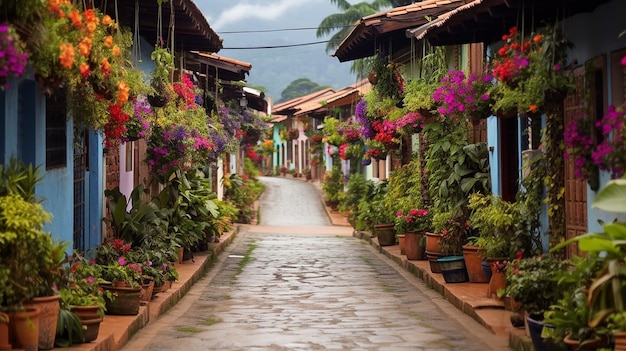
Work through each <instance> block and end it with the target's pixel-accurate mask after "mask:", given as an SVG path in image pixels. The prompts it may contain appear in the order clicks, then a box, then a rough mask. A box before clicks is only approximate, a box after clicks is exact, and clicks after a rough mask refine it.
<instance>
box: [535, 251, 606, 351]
mask: <svg viewBox="0 0 626 351" xmlns="http://www.w3.org/2000/svg"><path fill="white" fill-rule="evenodd" d="M602 265H603V262H602V260H601V258H599V257H597V255H589V256H587V257H578V256H575V257H573V258H572V259H571V262H570V264H569V266H568V268H567V269H563V270H556V271H555V272H556V276H555V277H554V278H555V279H556V280H557V282H558V289H559V290H560V291H561V296H560V297H559V299H558V300H557V301H556V303H554V304H553V305H552V306H550V308H549V309H548V310H546V311H545V312H544V319H543V322H544V329H543V333H542V335H543V336H545V337H549V338H551V339H552V340H554V341H556V342H557V343H562V342H564V341H565V340H567V342H568V343H570V344H575V346H573V349H575V348H576V347H577V346H585V345H586V344H597V343H603V342H606V341H607V340H608V335H609V330H608V329H607V328H606V327H601V326H599V327H595V328H592V327H590V322H591V321H592V312H591V308H590V306H589V304H588V302H587V301H588V296H589V295H588V291H589V286H590V285H591V283H592V282H593V280H594V279H595V277H596V275H597V272H598V271H600V270H601V269H602Z"/></svg>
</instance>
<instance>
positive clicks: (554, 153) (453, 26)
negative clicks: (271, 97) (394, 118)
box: [335, 0, 626, 255]
mask: <svg viewBox="0 0 626 351" xmlns="http://www.w3.org/2000/svg"><path fill="white" fill-rule="evenodd" d="M625 6H626V4H624V3H623V2H621V1H616V0H614V1H610V0H602V1H582V0H581V1H579V0H573V1H561V0H554V1H539V0H538V1H534V0H530V1H508V0H474V1H456V2H455V1H452V2H449V1H447V2H442V1H430V0H426V1H422V2H420V3H416V4H412V5H408V6H404V7H398V8H395V9H392V10H389V11H385V12H384V13H380V14H376V15H373V16H370V17H366V18H363V19H362V20H361V22H360V23H359V24H358V25H357V26H356V27H355V29H354V30H353V31H352V33H351V34H350V35H349V36H348V37H347V38H346V39H345V40H344V42H342V43H341V45H340V46H339V48H338V49H337V51H336V52H335V56H336V57H337V58H338V59H339V60H340V61H349V60H354V59H357V58H362V57H369V56H372V55H374V54H376V53H377V52H380V51H381V50H382V51H384V52H385V53H387V54H389V55H390V56H391V57H392V58H393V60H394V62H401V63H404V67H402V68H401V70H402V73H403V75H405V74H406V75H407V76H410V75H411V74H412V72H413V65H412V62H414V61H413V60H412V59H411V58H412V57H420V56H421V55H422V54H423V52H424V48H426V47H428V46H435V47H444V48H445V49H446V50H447V51H448V52H450V51H452V52H453V53H454V52H456V53H457V54H455V55H452V57H453V58H454V62H449V64H450V66H451V67H454V68H456V69H458V68H466V69H467V70H470V71H474V72H476V70H477V69H478V70H479V71H480V69H482V67H483V65H485V64H487V63H488V62H489V60H493V59H494V58H496V57H497V55H498V49H500V48H501V47H502V46H503V44H504V43H503V39H502V38H503V35H508V34H509V30H510V29H511V28H513V27H515V28H516V29H517V30H518V31H519V33H523V34H524V35H530V33H537V32H540V31H542V30H545V29H546V26H553V25H557V27H558V29H559V33H560V34H562V35H563V36H564V37H565V38H567V39H568V40H569V41H570V42H571V43H572V44H573V45H572V47H570V48H568V49H567V51H566V53H567V63H566V64H565V65H564V67H559V69H561V68H563V69H567V70H568V71H567V72H568V73H571V74H573V75H574V83H575V87H576V88H575V89H574V90H573V91H571V92H570V94H569V95H567V96H566V97H565V98H564V99H563V100H562V103H560V104H559V105H558V106H557V109H558V111H559V112H558V113H557V114H556V116H548V115H546V114H543V115H542V116H541V117H538V116H533V118H526V114H520V115H518V116H517V118H516V117H513V118H508V119H507V118H499V117H495V116H493V117H490V118H488V120H487V121H486V123H485V124H484V125H485V126H486V134H485V131H478V140H481V139H482V140H486V141H487V143H488V146H489V151H490V158H489V161H490V165H491V170H492V176H491V178H492V179H491V182H492V190H493V192H494V193H495V194H498V195H501V196H502V197H503V198H506V199H511V198H512V197H514V194H515V193H516V192H517V189H518V188H519V182H520V179H522V178H523V172H522V164H523V162H524V160H525V159H528V158H532V157H534V156H536V155H538V154H542V153H544V154H546V155H547V156H548V157H549V159H548V161H547V162H548V163H550V164H551V165H552V166H551V167H555V168H554V169H553V172H552V173H551V174H553V175H554V177H553V179H554V180H553V182H552V184H551V185H550V186H549V187H548V188H547V191H548V197H549V198H550V199H551V200H550V201H551V204H550V213H551V215H550V216H548V215H547V213H545V214H544V217H543V222H544V232H546V233H549V236H546V237H545V238H544V240H545V245H546V246H548V242H549V241H550V242H555V241H558V240H561V239H565V238H571V237H574V236H577V235H580V234H582V233H586V232H589V231H597V230H600V229H601V228H600V226H599V224H598V221H599V220H602V221H605V222H609V221H612V220H613V219H614V215H613V214H607V213H605V212H602V211H598V210H596V209H593V208H592V207H591V203H592V202H593V199H594V198H595V194H596V192H597V189H598V188H600V187H601V186H602V185H603V184H605V183H606V182H607V181H608V180H609V179H610V178H611V174H610V173H609V172H607V171H600V172H599V174H598V177H597V179H595V180H594V179H593V178H594V177H591V178H592V179H590V181H586V180H585V179H581V177H577V176H576V173H577V167H576V165H575V164H574V161H573V160H572V159H568V158H566V159H564V160H563V159H562V156H563V155H562V150H556V149H554V150H548V149H546V145H545V144H544V139H542V136H541V133H540V131H541V130H542V128H546V127H548V130H549V131H548V133H549V135H550V136H551V138H553V140H552V141H551V142H552V143H555V144H556V145H559V143H562V142H563V131H564V128H565V126H567V125H568V124H569V123H570V122H571V121H573V120H575V119H576V118H578V116H580V115H584V116H585V117H584V118H585V119H588V120H589V122H590V123H591V124H592V125H593V124H595V123H596V122H598V121H600V120H601V119H602V117H603V116H604V115H605V114H607V112H608V108H609V106H621V105H622V104H623V103H624V89H623V86H624V85H623V82H624V73H623V72H624V70H623V67H622V66H621V64H620V60H621V58H622V57H624V56H625V54H626V49H625V48H626V41H625V40H626V37H624V36H623V32H624V29H625V28H624V24H623V21H621V20H620V16H621V14H623V13H624V11H625V10H626V8H625ZM483 47H484V49H483ZM529 111H530V110H529ZM481 123H482V122H481ZM590 138H592V139H593V143H594V145H598V144H600V143H601V142H602V140H604V139H603V138H608V136H603V135H601V133H600V132H599V131H596V133H595V134H594V135H593V136H590ZM559 155H560V156H559ZM588 162H591V161H590V160H589V161H588ZM561 195H562V196H561ZM569 250H570V251H569V252H568V255H575V254H576V253H577V252H576V248H574V247H570V248H569Z"/></svg>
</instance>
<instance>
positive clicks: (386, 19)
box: [333, 0, 471, 62]
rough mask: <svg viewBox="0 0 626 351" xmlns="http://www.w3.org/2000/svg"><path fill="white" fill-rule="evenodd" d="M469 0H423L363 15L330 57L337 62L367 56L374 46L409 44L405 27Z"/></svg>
mask: <svg viewBox="0 0 626 351" xmlns="http://www.w3.org/2000/svg"><path fill="white" fill-rule="evenodd" d="M470 1H471V0H425V1H422V2H418V3H415V4H411V5H407V6H401V7H397V8H393V9H390V10H386V11H382V12H378V13H376V14H373V15H370V16H367V17H363V18H362V19H361V20H360V21H359V22H358V23H357V24H356V25H355V27H354V28H353V29H352V31H350V33H349V34H348V36H347V37H346V38H345V39H344V40H343V41H342V42H341V43H340V44H339V46H338V47H337V50H336V51H335V53H334V54H333V56H335V57H337V58H338V59H339V61H340V62H345V61H351V60H356V59H360V58H364V57H370V56H373V55H375V54H376V50H377V49H378V47H379V46H380V47H384V48H391V50H392V51H396V50H400V49H402V48H404V47H406V46H408V45H409V40H407V37H406V35H405V31H406V29H409V28H413V27H416V26H419V25H422V24H425V23H427V22H428V21H429V20H430V19H432V18H435V17H437V16H439V15H441V14H443V13H445V12H447V11H450V10H451V9H455V8H457V7H459V6H461V5H464V4H466V3H468V2H470Z"/></svg>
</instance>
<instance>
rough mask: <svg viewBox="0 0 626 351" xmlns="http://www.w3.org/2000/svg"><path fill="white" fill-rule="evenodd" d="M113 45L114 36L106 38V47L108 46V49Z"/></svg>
mask: <svg viewBox="0 0 626 351" xmlns="http://www.w3.org/2000/svg"><path fill="white" fill-rule="evenodd" d="M111 45H113V36H111V35H107V36H106V37H105V38H104V46H106V47H107V48H110V47H111Z"/></svg>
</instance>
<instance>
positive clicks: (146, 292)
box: [139, 279, 154, 303]
mask: <svg viewBox="0 0 626 351" xmlns="http://www.w3.org/2000/svg"><path fill="white" fill-rule="evenodd" d="M153 290H154V279H150V280H149V281H148V282H147V283H146V282H144V284H142V285H141V298H140V299H139V301H141V302H142V303H143V302H145V303H148V302H150V300H152V291H153Z"/></svg>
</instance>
